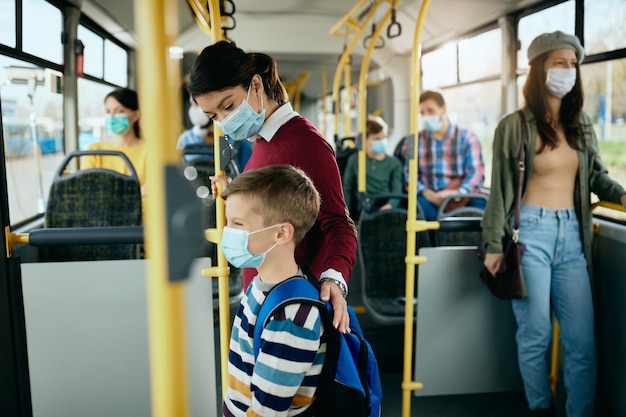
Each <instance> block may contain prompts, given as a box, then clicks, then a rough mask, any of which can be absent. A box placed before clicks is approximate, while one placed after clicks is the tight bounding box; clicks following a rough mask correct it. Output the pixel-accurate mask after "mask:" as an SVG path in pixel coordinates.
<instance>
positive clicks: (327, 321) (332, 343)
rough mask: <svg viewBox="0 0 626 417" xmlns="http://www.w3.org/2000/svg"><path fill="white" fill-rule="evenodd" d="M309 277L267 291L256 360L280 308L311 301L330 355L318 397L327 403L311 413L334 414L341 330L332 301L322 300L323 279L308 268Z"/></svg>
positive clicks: (259, 319)
mask: <svg viewBox="0 0 626 417" xmlns="http://www.w3.org/2000/svg"><path fill="white" fill-rule="evenodd" d="M303 272H304V274H305V275H306V277H303V276H294V277H291V278H289V279H287V280H285V281H283V282H281V283H280V284H278V285H276V286H274V288H272V289H271V290H270V292H269V293H268V294H267V297H266V298H265V301H263V304H262V305H261V309H260V310H259V314H258V315H257V319H256V324H255V326H254V359H255V361H256V358H257V357H258V356H259V350H260V346H261V333H262V332H263V329H264V328H265V325H266V324H267V321H268V319H269V318H270V317H272V316H273V315H274V314H275V312H276V310H278V309H280V308H285V307H286V306H288V305H290V304H308V305H312V306H315V307H317V308H318V309H319V312H320V319H321V320H322V324H323V325H324V334H325V336H326V357H325V358H324V365H323V367H322V372H321V374H320V379H319V383H318V390H317V393H316V397H317V398H320V397H323V398H324V399H325V400H324V404H318V403H317V402H316V403H314V407H311V408H310V410H311V412H312V414H311V415H318V414H319V415H332V413H331V414H328V412H329V411H330V410H332V408H329V407H331V405H332V403H333V393H332V390H331V386H332V381H334V379H335V373H336V371H337V360H338V358H339V346H340V333H339V331H338V330H337V329H335V327H334V326H333V314H332V307H331V305H330V303H328V302H327V303H324V302H323V301H321V300H320V293H319V282H318V281H317V279H315V277H314V276H313V274H312V273H311V271H310V270H309V269H308V268H303Z"/></svg>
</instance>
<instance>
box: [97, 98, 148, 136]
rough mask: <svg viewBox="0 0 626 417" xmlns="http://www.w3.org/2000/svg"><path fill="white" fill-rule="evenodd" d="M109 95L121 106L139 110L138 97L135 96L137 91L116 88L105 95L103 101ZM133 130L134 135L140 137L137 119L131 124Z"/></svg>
mask: <svg viewBox="0 0 626 417" xmlns="http://www.w3.org/2000/svg"><path fill="white" fill-rule="evenodd" d="M109 97H113V98H114V99H116V100H117V101H119V102H120V104H121V105H122V106H124V107H126V108H128V109H131V110H139V98H138V97H137V92H136V91H134V90H131V89H130V88H118V89H117V90H113V91H111V92H110V93H109V94H107V95H106V97H105V98H104V101H106V100H107V98H109ZM133 131H134V132H135V136H137V137H140V136H139V120H137V121H136V122H135V123H134V124H133Z"/></svg>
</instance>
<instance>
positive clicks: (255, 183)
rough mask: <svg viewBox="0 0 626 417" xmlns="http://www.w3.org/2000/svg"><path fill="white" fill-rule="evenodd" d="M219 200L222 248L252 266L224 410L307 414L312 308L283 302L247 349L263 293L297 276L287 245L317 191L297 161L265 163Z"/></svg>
mask: <svg viewBox="0 0 626 417" xmlns="http://www.w3.org/2000/svg"><path fill="white" fill-rule="evenodd" d="M221 196H222V198H224V200H226V220H227V226H226V227H224V232H223V235H222V249H223V251H224V255H225V256H226V258H227V259H228V261H229V262H230V263H231V264H232V265H234V266H236V267H239V268H244V267H246V268H256V269H257V271H258V275H257V276H256V277H255V278H254V279H253V280H252V282H251V284H250V285H249V286H248V289H247V290H246V292H245V295H244V297H243V299H242V302H241V305H240V307H239V309H238V310H237V314H236V316H235V319H234V322H233V328H232V334H231V339H230V352H229V355H228V389H227V391H226V395H225V399H224V403H223V406H222V412H223V413H224V416H226V417H229V416H245V415H254V416H277V415H281V416H282V415H285V416H286V415H289V416H299V415H302V414H304V413H310V411H311V410H310V409H309V408H310V407H311V406H312V404H313V400H314V398H315V392H316V389H317V384H318V380H319V377H320V373H321V371H322V365H323V363H324V357H325V352H326V335H325V332H324V326H323V325H322V322H321V318H320V313H319V310H318V309H317V308H316V307H313V306H310V305H305V304H289V305H288V306H287V307H285V308H283V309H278V310H277V312H276V313H275V314H274V315H273V316H270V317H268V321H267V324H266V325H265V327H264V328H263V330H262V333H261V344H260V347H259V354H258V357H257V358H256V359H255V355H254V350H255V346H254V328H255V326H257V325H259V326H261V325H262V323H257V322H256V321H257V315H258V313H259V311H260V309H261V305H262V304H263V302H264V300H265V297H266V295H267V293H268V292H269V291H270V289H272V287H274V286H275V285H277V284H279V283H281V282H283V281H285V280H287V279H288V278H291V277H293V276H304V275H303V273H302V270H301V269H300V266H299V265H298V264H297V263H296V261H295V257H294V251H295V248H296V245H297V244H298V243H299V242H300V241H301V240H302V238H303V237H304V235H305V234H306V232H307V231H308V230H309V229H310V228H311V226H313V223H315V220H316V219H317V215H318V212H319V208H320V197H319V194H318V192H317V190H316V189H315V187H314V186H313V182H312V181H311V180H310V179H309V178H308V177H307V176H306V175H305V174H304V172H303V171H301V170H300V169H298V168H295V167H293V166H290V165H270V166H267V167H264V168H259V169H254V170H250V171H247V172H245V173H243V174H241V175H239V176H237V177H236V178H234V179H233V180H232V182H231V183H230V184H229V185H228V186H227V187H226V189H225V190H224V191H223V192H222V194H221Z"/></svg>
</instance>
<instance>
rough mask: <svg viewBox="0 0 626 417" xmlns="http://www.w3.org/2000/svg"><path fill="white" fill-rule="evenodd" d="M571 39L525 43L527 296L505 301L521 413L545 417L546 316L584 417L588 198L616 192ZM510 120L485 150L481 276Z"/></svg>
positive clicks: (500, 223) (510, 138) (502, 194)
mask: <svg viewBox="0 0 626 417" xmlns="http://www.w3.org/2000/svg"><path fill="white" fill-rule="evenodd" d="M583 57H584V50H583V48H582V46H581V44H580V42H579V41H578V39H577V38H576V37H575V36H573V35H569V34H565V33H563V32H559V31H557V32H553V33H546V34H543V35H540V36H538V37H537V38H535V39H534V40H533V41H532V43H531V44H530V46H529V48H528V60H529V63H530V68H529V72H528V76H527V79H526V84H525V85H524V89H523V94H524V98H525V100H526V105H525V107H524V108H523V112H524V118H525V119H526V128H527V129H526V130H527V132H528V137H526V138H524V139H525V141H526V143H525V147H526V161H525V172H524V189H523V198H522V208H521V221H520V228H519V240H520V242H522V243H523V244H524V245H525V246H526V250H525V253H524V256H523V259H522V272H523V276H524V279H525V282H526V287H527V290H528V296H527V297H525V298H522V299H519V300H513V312H514V314H515V318H516V320H517V324H518V330H517V337H516V339H517V344H518V359H519V365H520V370H521V374H522V378H523V381H524V388H525V393H526V398H527V400H528V403H529V407H530V408H531V409H532V410H534V412H535V415H538V416H554V415H555V411H554V406H553V398H552V392H551V390H550V385H549V383H548V362H547V350H548V346H549V344H550V339H551V334H552V321H551V309H552V310H553V311H554V314H555V315H556V318H557V320H558V322H559V325H560V328H561V342H562V347H563V366H564V369H565V372H564V384H565V390H566V391H567V402H566V412H567V415H568V416H569V417H580V416H585V417H586V416H592V415H593V412H594V393H595V381H596V353H595V343H594V318H593V301H592V291H591V282H590V276H591V271H592V267H591V255H592V254H591V239H592V214H591V204H590V193H591V192H594V193H596V194H597V195H598V196H599V197H600V199H602V200H607V201H612V202H618V201H619V202H621V204H622V205H623V206H624V207H626V194H625V192H624V189H623V188H622V187H621V186H620V185H619V184H617V183H616V182H615V181H613V180H611V179H610V178H609V176H608V175H607V169H606V167H605V166H604V164H603V163H602V161H601V159H600V155H599V154H598V146H597V141H596V137H595V134H594V132H593V129H592V125H591V120H590V119H589V117H588V116H587V115H586V114H585V113H584V112H583V111H582V107H583V90H582V81H581V79H580V63H581V62H582V60H583ZM520 140H521V138H520V118H519V115H518V114H516V113H514V114H511V115H508V116H506V117H505V118H503V119H502V121H501V122H500V123H499V124H498V127H497V128H496V132H495V137H494V143H493V171H492V180H491V195H490V198H489V202H488V203H487V207H486V211H485V214H484V216H483V221H482V227H483V241H484V242H485V244H486V249H487V252H488V253H487V255H486V257H485V262H484V264H485V267H486V268H487V270H489V272H491V274H492V275H495V273H496V272H497V271H498V270H499V269H500V266H501V264H502V243H501V238H502V236H503V235H504V233H505V229H506V230H508V232H509V233H510V232H511V222H512V215H513V212H514V207H513V205H514V199H515V192H516V187H517V181H516V178H517V173H518V169H519V168H518V156H519V144H520Z"/></svg>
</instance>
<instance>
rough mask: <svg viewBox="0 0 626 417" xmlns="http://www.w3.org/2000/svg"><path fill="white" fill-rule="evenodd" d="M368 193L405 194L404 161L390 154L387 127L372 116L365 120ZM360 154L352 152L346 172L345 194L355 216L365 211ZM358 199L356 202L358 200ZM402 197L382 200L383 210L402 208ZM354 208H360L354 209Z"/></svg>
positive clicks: (366, 190) (366, 184)
mask: <svg viewBox="0 0 626 417" xmlns="http://www.w3.org/2000/svg"><path fill="white" fill-rule="evenodd" d="M365 135H366V136H365V154H366V163H365V176H366V181H365V192H366V194H367V195H370V196H373V195H376V194H389V193H398V194H400V193H402V164H401V163H400V161H398V160H397V159H396V158H393V157H390V156H389V155H387V153H386V151H387V126H386V124H385V122H384V121H383V120H382V119H381V118H378V117H377V118H375V117H369V118H368V119H367V121H366V122H365ZM358 157H359V155H358V153H354V154H352V155H350V157H349V158H348V163H347V165H346V171H345V173H344V175H343V195H344V198H345V200H346V202H347V203H348V204H349V207H350V209H351V210H352V212H351V213H350V215H351V216H352V217H357V215H358V213H359V212H360V211H361V209H362V208H363V207H362V202H361V201H356V200H358V196H357V190H358V166H359V162H358ZM355 201H356V204H355V203H354V202H355ZM399 204H400V200H398V199H390V200H388V201H382V203H381V206H380V207H379V210H387V209H390V208H393V207H398V205H399ZM354 210H357V211H356V212H354Z"/></svg>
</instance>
